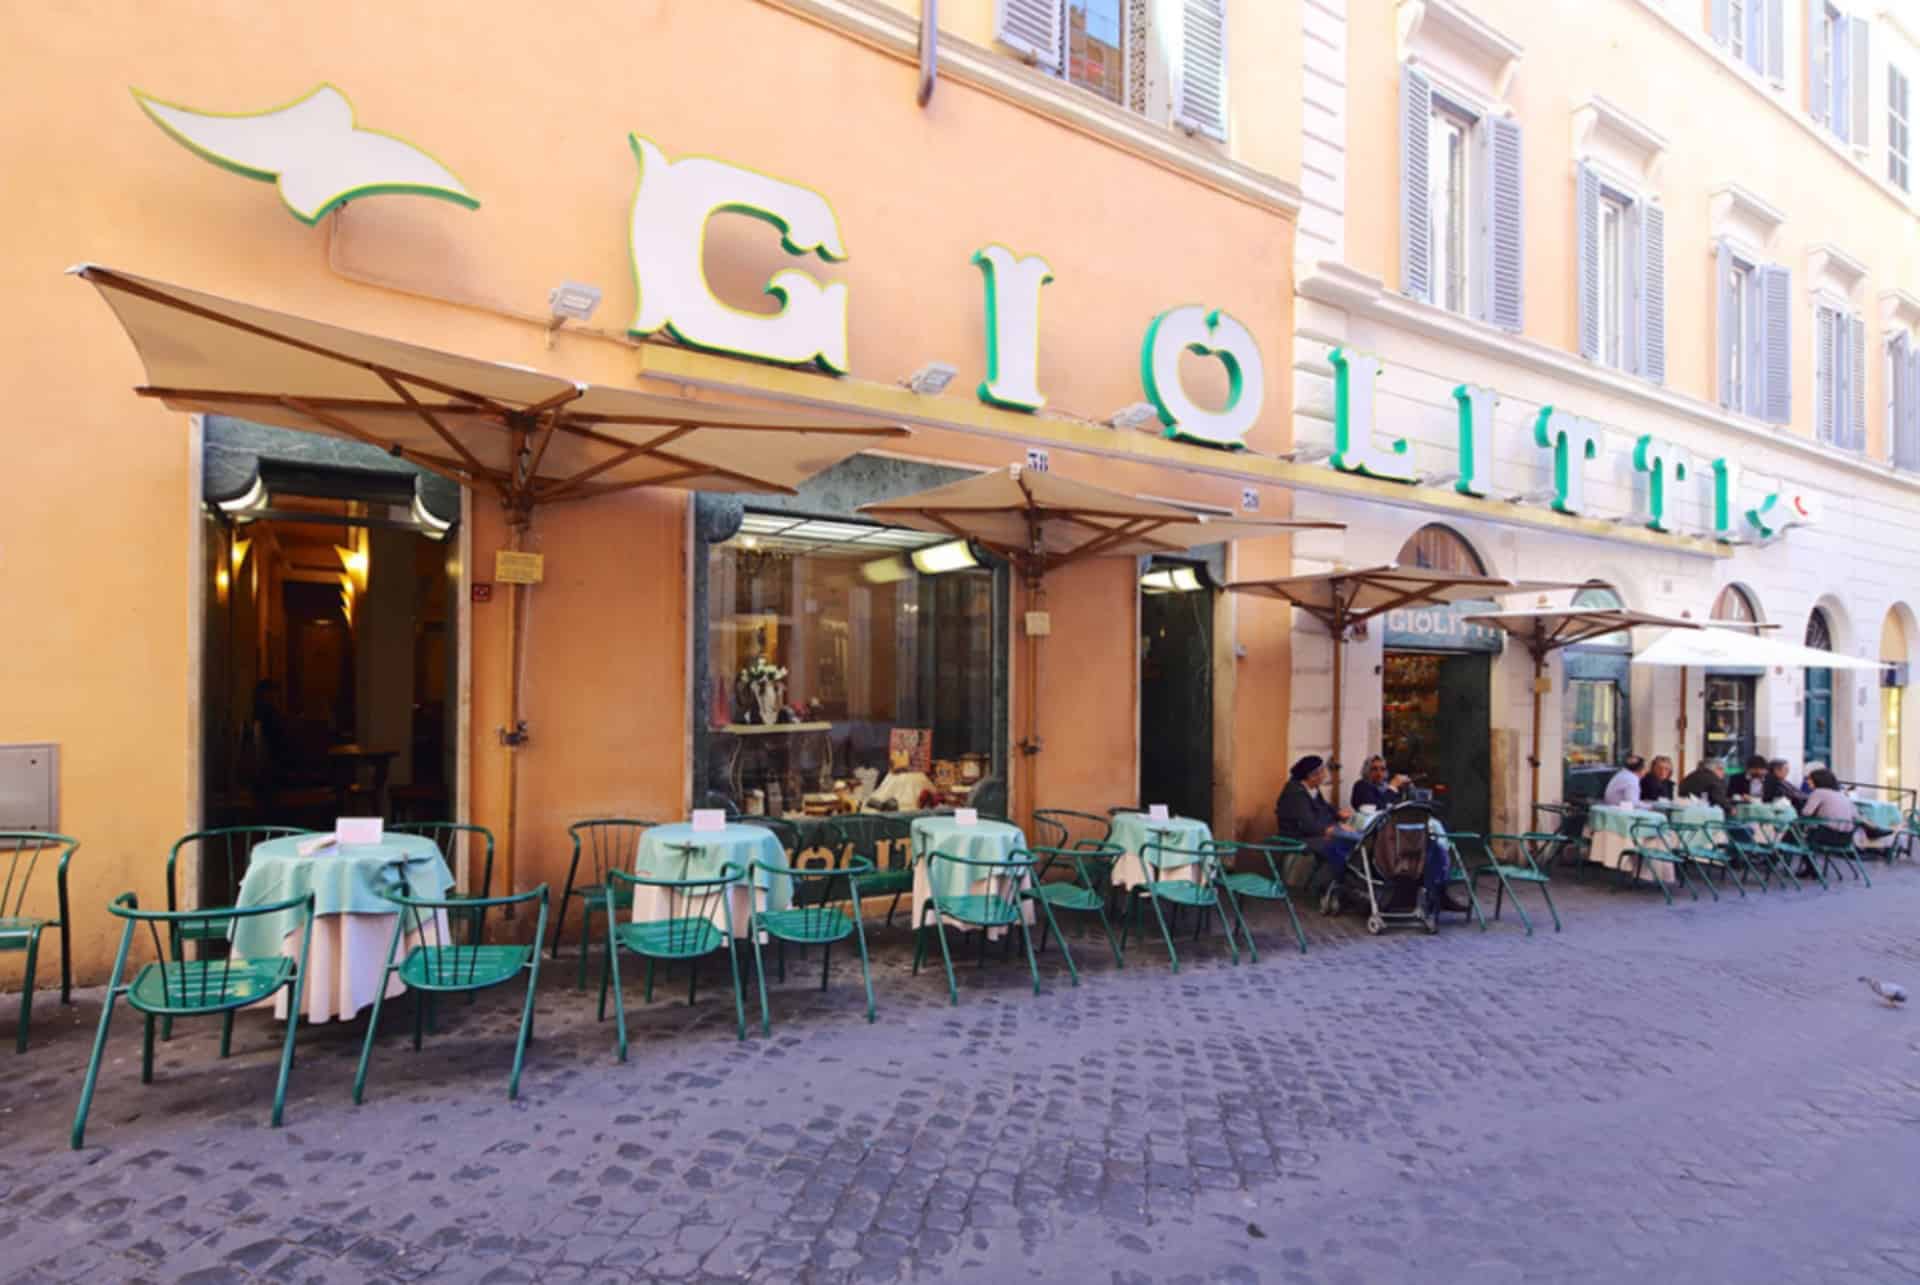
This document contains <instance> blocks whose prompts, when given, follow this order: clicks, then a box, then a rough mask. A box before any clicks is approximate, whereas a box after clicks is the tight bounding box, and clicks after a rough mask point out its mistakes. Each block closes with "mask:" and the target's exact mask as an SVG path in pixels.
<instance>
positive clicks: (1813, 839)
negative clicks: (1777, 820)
mask: <svg viewBox="0 0 1920 1285" xmlns="http://www.w3.org/2000/svg"><path fill="white" fill-rule="evenodd" d="M1797 824H1798V827H1799V828H1800V829H1801V831H1802V835H1801V844H1802V846H1803V847H1804V848H1805V849H1806V851H1807V853H1808V854H1809V858H1810V859H1811V860H1813V861H1814V862H1816V863H1817V865H1816V869H1818V870H1819V871H1820V872H1821V879H1820V882H1821V884H1822V885H1823V886H1824V885H1826V883H1827V876H1829V875H1831V874H1832V873H1833V867H1834V865H1835V864H1836V863H1837V864H1838V865H1840V866H1841V867H1842V869H1843V870H1849V869H1850V870H1852V871H1853V877H1854V878H1856V879H1858V880H1859V881H1860V882H1861V883H1862V884H1864V885H1866V886H1867V887H1869V888H1871V887H1873V880H1872V879H1871V878H1869V877H1868V875H1867V867H1866V863H1865V862H1863V861H1862V860H1861V859H1860V846H1859V844H1858V843H1857V842H1856V841H1855V835H1857V834H1858V833H1859V832H1860V829H1861V823H1860V822H1859V821H1855V822H1854V823H1853V824H1852V825H1850V826H1848V827H1846V828H1845V829H1841V828H1839V827H1838V826H1834V825H1831V824H1829V823H1827V822H1825V821H1821V820H1819V819H1818V818H1815V817H1802V818H1801V819H1800V821H1799V822H1798V823H1797Z"/></svg>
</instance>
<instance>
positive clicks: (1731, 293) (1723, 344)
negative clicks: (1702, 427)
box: [1713, 241, 1746, 411]
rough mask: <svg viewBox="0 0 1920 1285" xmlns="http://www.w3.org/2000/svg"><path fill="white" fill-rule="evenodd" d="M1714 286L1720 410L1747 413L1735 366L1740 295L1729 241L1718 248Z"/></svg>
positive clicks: (1715, 253) (1715, 364)
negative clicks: (1736, 379)
mask: <svg viewBox="0 0 1920 1285" xmlns="http://www.w3.org/2000/svg"><path fill="white" fill-rule="evenodd" d="M1713 282H1714V290H1713V293H1714V298H1715V299H1716V300H1717V301H1718V304H1719V306H1718V307H1717V308H1716V309H1715V311H1716V312H1717V313H1718V317H1717V318H1716V320H1717V322H1718V324H1717V326H1716V328H1715V333H1714V370H1715V372H1716V374H1717V376H1718V380H1719V385H1720V406H1721V409H1723V410H1735V411H1737V410H1745V409H1746V407H1745V406H1744V405H1743V404H1742V403H1741V392H1740V388H1739V385H1738V384H1737V383H1735V380H1734V376H1735V370H1736V368H1735V366H1734V362H1733V359H1734V354H1735V353H1736V352H1737V351H1738V345H1739V343H1740V312H1739V308H1740V295H1739V293H1738V292H1737V291H1736V290H1735V289H1734V288H1733V285H1734V278H1733V251H1732V250H1729V249H1728V248H1727V243H1726V242H1725V241H1722V242H1720V244H1718V245H1717V246H1715V247H1714V251H1713Z"/></svg>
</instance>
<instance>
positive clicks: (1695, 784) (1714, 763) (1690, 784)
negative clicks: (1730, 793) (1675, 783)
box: [1680, 759, 1727, 810]
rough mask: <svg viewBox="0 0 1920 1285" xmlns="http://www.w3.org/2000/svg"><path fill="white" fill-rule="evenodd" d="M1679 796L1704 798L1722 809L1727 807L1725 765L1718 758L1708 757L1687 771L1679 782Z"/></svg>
mask: <svg viewBox="0 0 1920 1285" xmlns="http://www.w3.org/2000/svg"><path fill="white" fill-rule="evenodd" d="M1680 797H1681V798H1683V799H1704V800H1705V801H1707V802H1708V803H1711V804H1712V805H1713V806H1714V807H1716V808H1720V809H1723V810H1724V809H1725V808H1726V807H1727V765H1726V764H1725V763H1722V762H1721V761H1720V760H1719V759H1708V760H1707V761H1706V762H1705V763H1702V764H1701V765H1700V766H1699V767H1696V768H1695V769H1693V771H1691V772H1689V773H1687V775H1686V776H1685V778H1684V779H1682V780H1681V782H1680Z"/></svg>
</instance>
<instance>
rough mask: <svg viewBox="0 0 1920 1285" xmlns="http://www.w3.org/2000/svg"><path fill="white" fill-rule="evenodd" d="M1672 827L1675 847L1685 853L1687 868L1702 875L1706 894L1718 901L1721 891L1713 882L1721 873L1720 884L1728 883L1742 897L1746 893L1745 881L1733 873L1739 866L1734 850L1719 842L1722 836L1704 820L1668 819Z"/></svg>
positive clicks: (1725, 885) (1698, 875)
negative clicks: (1672, 820)
mask: <svg viewBox="0 0 1920 1285" xmlns="http://www.w3.org/2000/svg"><path fill="white" fill-rule="evenodd" d="M1669 824H1670V826H1671V828H1672V830H1673V836H1674V837H1673V846H1674V848H1675V849H1676V850H1677V851H1679V852H1682V853H1684V854H1685V856H1686V866H1685V869H1686V870H1688V871H1689V872H1690V874H1691V875H1693V876H1696V877H1698V878H1699V880H1700V882H1701V884H1702V885H1704V886H1705V887H1706V890H1707V895H1708V896H1709V897H1712V898H1713V899H1714V900H1715V901H1718V900H1720V892H1719V890H1718V889H1716V888H1715V887H1714V886H1713V876H1714V874H1715V873H1716V872H1718V873H1719V875H1720V887H1721V888H1725V887H1727V886H1729V885H1731V886H1732V887H1733V889H1734V890H1735V891H1736V892H1738V893H1739V894H1740V895H1741V896H1742V897H1745V896H1746V895H1747V887H1746V881H1745V880H1744V879H1736V878H1735V877H1734V876H1735V874H1736V873H1737V871H1738V866H1737V864H1736V862H1735V860H1734V857H1733V854H1732V853H1730V852H1728V851H1726V849H1725V848H1724V847H1723V846H1722V845H1721V843H1720V842H1719V837H1718V836H1716V835H1714V834H1713V833H1711V832H1710V831H1709V829H1708V827H1707V824H1706V823H1705V822H1700V821H1674V822H1670V823H1669Z"/></svg>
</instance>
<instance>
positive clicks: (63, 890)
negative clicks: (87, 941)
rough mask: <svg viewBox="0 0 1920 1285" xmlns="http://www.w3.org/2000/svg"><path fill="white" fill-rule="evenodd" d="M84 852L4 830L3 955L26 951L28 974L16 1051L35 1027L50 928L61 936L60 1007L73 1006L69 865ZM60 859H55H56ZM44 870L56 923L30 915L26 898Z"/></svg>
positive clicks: (71, 844)
mask: <svg viewBox="0 0 1920 1285" xmlns="http://www.w3.org/2000/svg"><path fill="white" fill-rule="evenodd" d="M79 847H80V841H79V840H78V839H70V838H68V837H67V836H66V835H64V834H46V833H43V832H42V831H38V830H0V866H4V867H5V871H6V874H5V878H4V880H0V953H6V952H11V951H16V950H18V951H25V952H26V955H27V961H26V970H25V973H24V974H23V976H22V978H21V981H20V1029H19V1030H18V1031H17V1032H16V1033H15V1034H14V1037H13V1051H14V1052H16V1053H25V1052H26V1051H27V1033H28V1030H29V1029H30V1028H31V1027H32V1025H33V983H34V973H35V971H36V967H35V966H36V965H37V964H38V963H39V960H40V935H41V934H42V933H44V932H46V930H47V929H49V928H58V929H59V930H60V1002H61V1003H62V1004H71V1003H73V961H72V953H73V952H72V940H73V932H72V929H71V928H69V926H68V925H70V924H71V923H72V922H73V920H72V919H71V918H70V917H69V916H68V914H67V863H68V862H69V861H71V860H73V854H74V852H75V851H76V850H77V849H78V848H79ZM56 854H57V855H56ZM42 866H51V867H52V868H53V887H54V897H55V901H56V903H57V904H58V906H59V908H60V914H59V916H58V917H57V918H54V919H48V918H46V917H45V916H44V915H30V914H28V913H27V892H28V890H29V889H31V888H32V887H33V886H34V881H33V876H34V875H35V874H36V873H37V872H38V871H39V870H40V868H41V867H42Z"/></svg>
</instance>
